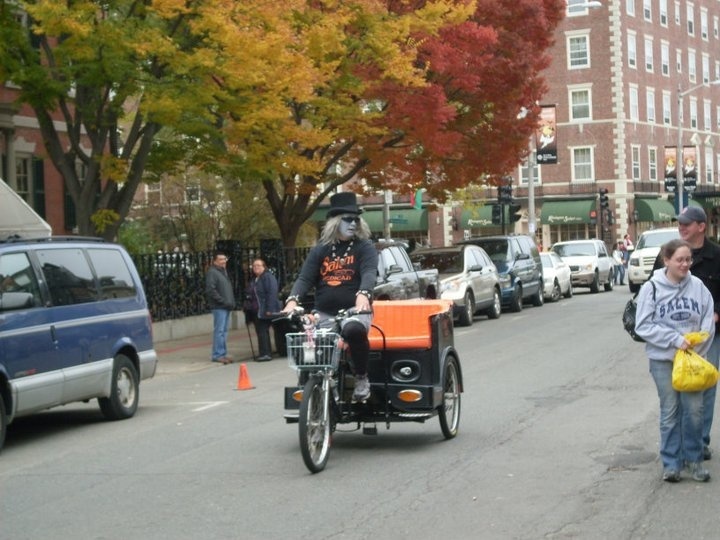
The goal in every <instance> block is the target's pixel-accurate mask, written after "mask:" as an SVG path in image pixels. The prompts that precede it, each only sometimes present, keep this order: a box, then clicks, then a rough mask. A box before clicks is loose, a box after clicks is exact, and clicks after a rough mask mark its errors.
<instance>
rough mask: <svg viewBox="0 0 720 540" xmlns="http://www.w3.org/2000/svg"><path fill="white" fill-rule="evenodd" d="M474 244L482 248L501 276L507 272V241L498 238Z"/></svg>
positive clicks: (508, 255)
mask: <svg viewBox="0 0 720 540" xmlns="http://www.w3.org/2000/svg"><path fill="white" fill-rule="evenodd" d="M475 244H477V245H478V246H480V247H481V248H483V249H484V250H485V252H486V253H487V254H488V255H489V256H490V259H491V260H492V262H494V263H495V266H497V270H498V272H500V273H501V274H502V273H503V272H507V267H508V260H509V259H510V254H509V253H508V251H509V248H508V242H507V240H505V239H504V238H498V239H496V240H491V239H487V240H482V241H480V242H475Z"/></svg>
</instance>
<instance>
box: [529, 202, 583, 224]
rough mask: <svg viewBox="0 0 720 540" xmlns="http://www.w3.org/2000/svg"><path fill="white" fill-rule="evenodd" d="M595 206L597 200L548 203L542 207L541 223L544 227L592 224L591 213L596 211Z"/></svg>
mask: <svg viewBox="0 0 720 540" xmlns="http://www.w3.org/2000/svg"><path fill="white" fill-rule="evenodd" d="M595 205H596V203H595V199H579V200H575V201H546V202H544V203H543V205H542V213H541V216H540V222H541V223H542V224H543V225H573V224H577V223H590V212H592V211H594V210H595Z"/></svg>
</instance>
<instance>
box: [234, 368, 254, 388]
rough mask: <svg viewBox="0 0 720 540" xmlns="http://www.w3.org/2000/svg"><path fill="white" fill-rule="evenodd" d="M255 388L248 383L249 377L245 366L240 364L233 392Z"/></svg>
mask: <svg viewBox="0 0 720 540" xmlns="http://www.w3.org/2000/svg"><path fill="white" fill-rule="evenodd" d="M253 388H255V387H254V386H253V385H252V383H251V382H250V375H248V371H247V366H246V365H245V364H240V373H239V374H238V382H237V388H236V389H235V390H252V389H253Z"/></svg>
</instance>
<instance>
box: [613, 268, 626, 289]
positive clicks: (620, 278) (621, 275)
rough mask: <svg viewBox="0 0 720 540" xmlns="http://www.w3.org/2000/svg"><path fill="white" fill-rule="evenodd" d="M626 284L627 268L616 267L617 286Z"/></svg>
mask: <svg viewBox="0 0 720 540" xmlns="http://www.w3.org/2000/svg"><path fill="white" fill-rule="evenodd" d="M623 283H625V267H624V266H623V265H620V266H615V285H622V284H623Z"/></svg>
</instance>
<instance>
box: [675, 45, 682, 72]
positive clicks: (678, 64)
mask: <svg viewBox="0 0 720 540" xmlns="http://www.w3.org/2000/svg"><path fill="white" fill-rule="evenodd" d="M675 70H676V71H677V72H678V73H682V51H681V50H680V49H677V50H676V51H675Z"/></svg>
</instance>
